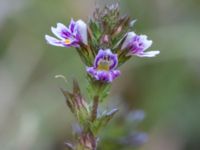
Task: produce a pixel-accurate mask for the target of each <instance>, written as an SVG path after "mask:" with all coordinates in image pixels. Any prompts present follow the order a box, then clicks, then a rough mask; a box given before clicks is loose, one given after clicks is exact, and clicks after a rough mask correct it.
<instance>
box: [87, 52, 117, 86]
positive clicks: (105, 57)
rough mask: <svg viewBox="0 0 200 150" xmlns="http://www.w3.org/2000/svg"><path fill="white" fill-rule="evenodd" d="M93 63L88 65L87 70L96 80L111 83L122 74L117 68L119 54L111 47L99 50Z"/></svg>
mask: <svg viewBox="0 0 200 150" xmlns="http://www.w3.org/2000/svg"><path fill="white" fill-rule="evenodd" d="M93 65H94V66H93V67H87V72H88V73H89V74H90V75H91V76H92V77H94V78H95V79H96V80H100V81H103V82H107V83H110V82H112V81H113V80H114V79H115V78H117V77H118V76H119V75H120V71H119V70H115V69H116V67H117V65H118V57H117V54H113V53H112V52H111V50H110V49H106V50H102V49H101V50H99V52H98V54H97V56H96V58H95V60H94V64H93Z"/></svg>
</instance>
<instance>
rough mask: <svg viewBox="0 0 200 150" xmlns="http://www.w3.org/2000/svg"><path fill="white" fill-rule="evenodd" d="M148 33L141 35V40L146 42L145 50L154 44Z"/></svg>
mask: <svg viewBox="0 0 200 150" xmlns="http://www.w3.org/2000/svg"><path fill="white" fill-rule="evenodd" d="M147 38H148V37H147V36H146V35H140V40H141V41H143V43H144V51H145V50H147V49H148V48H149V47H151V45H152V44H153V41H151V40H148V39H147Z"/></svg>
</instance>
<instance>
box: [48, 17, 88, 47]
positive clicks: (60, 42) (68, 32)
mask: <svg viewBox="0 0 200 150" xmlns="http://www.w3.org/2000/svg"><path fill="white" fill-rule="evenodd" d="M51 31H52V32H53V34H54V35H55V36H56V37H57V38H54V37H52V36H49V35H46V36H45V39H46V40H47V42H48V43H49V44H51V45H54V46H60V47H79V44H80V43H84V44H85V45H87V25H86V23H85V22H83V21H82V20H78V21H76V22H75V21H74V20H73V19H71V22H70V24H69V27H66V26H65V25H64V24H62V23H57V27H56V28H54V27H52V28H51Z"/></svg>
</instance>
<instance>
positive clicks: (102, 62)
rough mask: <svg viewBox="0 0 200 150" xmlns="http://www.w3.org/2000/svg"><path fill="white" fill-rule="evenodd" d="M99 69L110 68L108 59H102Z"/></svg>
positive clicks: (107, 69)
mask: <svg viewBox="0 0 200 150" xmlns="http://www.w3.org/2000/svg"><path fill="white" fill-rule="evenodd" d="M97 69H98V70H105V71H109V70H110V62H109V61H108V60H101V61H100V62H99V64H98V68H97Z"/></svg>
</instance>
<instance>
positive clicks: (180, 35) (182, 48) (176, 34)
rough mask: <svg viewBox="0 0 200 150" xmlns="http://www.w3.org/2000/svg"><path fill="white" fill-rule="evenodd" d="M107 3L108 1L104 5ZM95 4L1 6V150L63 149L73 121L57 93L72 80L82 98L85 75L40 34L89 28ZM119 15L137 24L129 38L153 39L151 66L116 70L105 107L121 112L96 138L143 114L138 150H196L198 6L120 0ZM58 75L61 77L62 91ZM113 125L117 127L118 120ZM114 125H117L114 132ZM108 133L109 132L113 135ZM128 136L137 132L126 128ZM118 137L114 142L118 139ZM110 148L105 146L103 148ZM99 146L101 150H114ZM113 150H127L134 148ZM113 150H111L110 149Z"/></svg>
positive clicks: (199, 141) (7, 1)
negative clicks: (77, 23)
mask: <svg viewBox="0 0 200 150" xmlns="http://www.w3.org/2000/svg"><path fill="white" fill-rule="evenodd" d="M104 1H106V0H104ZM95 3H97V4H101V3H102V1H101V0H99V1H93V0H73V1H72V0H58V1H55V0H45V1H42V0H1V1H0V149H1V150H64V149H65V148H64V144H63V143H64V141H67V140H70V139H72V129H71V128H72V124H74V123H75V120H74V118H73V116H72V114H71V112H70V111H69V109H68V108H67V107H66V105H65V100H64V97H63V95H62V94H61V92H60V90H59V87H65V88H70V83H71V82H70V81H71V80H72V79H73V78H76V79H78V81H79V82H80V84H81V87H82V89H83V91H84V89H85V87H86V84H87V82H86V80H85V71H84V67H85V66H83V64H82V63H81V61H80V59H79V57H78V55H77V54H76V51H75V50H74V49H66V48H59V47H52V46H50V45H47V44H46V41H45V40H44V35H45V34H50V35H51V32H50V27H51V26H55V25H56V23H57V22H62V23H65V24H67V23H68V22H69V21H70V18H71V17H73V18H74V19H79V18H81V19H83V20H85V21H87V19H88V18H89V16H90V15H91V13H92V11H93V10H94V6H95ZM120 4H121V5H120V7H121V10H122V12H126V13H128V14H130V15H131V16H132V17H133V18H134V19H137V20H138V21H137V23H136V25H135V31H136V32H137V33H143V34H147V35H149V37H150V38H151V39H153V41H154V44H153V47H152V49H159V50H160V51H161V54H160V55H159V56H158V57H156V58H153V59H148V58H146V59H142V58H136V57H134V58H132V59H131V60H130V61H129V62H128V63H126V64H125V65H124V66H122V67H121V70H122V75H121V77H120V78H118V79H117V80H116V81H115V82H114V84H113V88H112V92H111V96H110V98H109V100H108V102H107V103H105V104H104V105H105V107H104V109H105V108H113V107H119V108H120V112H119V113H118V115H117V116H116V118H115V119H114V120H112V121H111V123H110V127H108V128H107V129H105V131H106V134H107V135H104V134H105V133H104V134H103V133H102V135H101V136H102V138H106V136H108V137H107V138H109V137H111V139H115V134H116V133H115V132H117V131H122V132H123V128H124V127H125V126H126V125H125V122H124V123H123V122H122V121H121V123H120V124H119V123H118V122H120V119H119V118H120V117H124V118H126V117H127V116H126V114H127V113H128V112H131V111H132V110H135V109H143V110H144V111H145V113H146V118H145V119H144V121H143V122H142V123H141V124H140V125H139V130H141V131H144V132H147V133H148V134H149V140H148V142H146V143H145V144H144V145H143V146H140V147H138V149H140V150H199V149H200V117H199V116H200V46H199V43H200V37H199V35H200V19H199V17H200V1H199V0H148V1H147V0H123V1H121V2H120ZM57 74H63V75H65V76H66V77H67V79H68V81H69V84H68V85H64V83H63V81H62V80H61V79H55V78H54V76H55V75H57ZM117 120H118V121H117ZM116 124H117V125H116ZM111 129H112V130H111ZM129 130H130V132H132V130H135V128H134V125H133V129H132V125H131V124H129ZM116 138H117V137H116ZM109 144H110V145H109ZM109 144H108V143H107V144H106V142H103V140H100V145H101V147H104V148H100V149H102V150H112V149H113V150H114V148H112V146H111V145H112V144H113V145H115V140H113V141H112V140H111V142H110V143H109ZM127 147H128V145H127V146H126V145H125V147H124V148H118V149H123V150H132V149H133V148H130V147H129V148H127ZM115 150H116V148H115Z"/></svg>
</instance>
